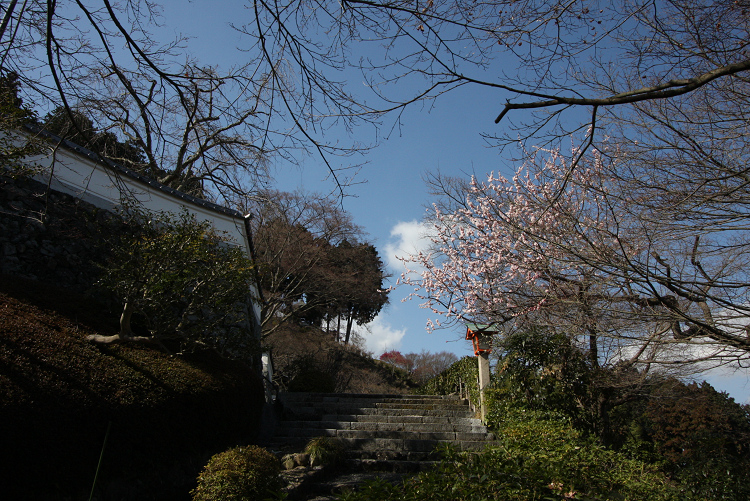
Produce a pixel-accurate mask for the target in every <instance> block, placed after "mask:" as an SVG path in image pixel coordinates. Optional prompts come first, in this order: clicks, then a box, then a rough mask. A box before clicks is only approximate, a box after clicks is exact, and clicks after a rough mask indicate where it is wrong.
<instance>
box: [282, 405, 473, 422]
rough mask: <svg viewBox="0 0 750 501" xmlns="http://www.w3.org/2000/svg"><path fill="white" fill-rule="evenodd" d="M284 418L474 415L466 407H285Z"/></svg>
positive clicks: (459, 416) (454, 416)
mask: <svg viewBox="0 0 750 501" xmlns="http://www.w3.org/2000/svg"><path fill="white" fill-rule="evenodd" d="M285 415H286V416H292V417H294V416H305V417H306V418H308V419H314V418H315V417H317V416H330V415H340V416H434V417H448V418H471V417H475V413H474V412H472V411H471V410H470V409H469V408H468V407H457V408H447V409H446V408H414V409H388V408H378V407H349V406H347V407H338V408H336V407H321V408H314V407H309V408H304V407H292V408H289V407H286V408H285Z"/></svg>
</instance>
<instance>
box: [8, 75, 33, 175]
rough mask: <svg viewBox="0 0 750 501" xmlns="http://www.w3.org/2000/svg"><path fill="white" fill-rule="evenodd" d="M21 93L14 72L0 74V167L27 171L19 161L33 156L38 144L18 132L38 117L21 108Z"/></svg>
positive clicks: (24, 165)
mask: <svg viewBox="0 0 750 501" xmlns="http://www.w3.org/2000/svg"><path fill="white" fill-rule="evenodd" d="M20 90H21V83H20V79H19V76H18V74H17V73H15V72H12V71H11V72H4V73H2V74H0V166H3V167H5V168H10V169H12V170H14V171H17V172H18V171H20V172H27V171H28V170H29V166H28V165H27V164H25V163H23V162H22V160H23V159H24V158H26V157H27V156H29V155H32V154H34V153H36V152H37V151H38V150H39V145H38V144H37V143H36V141H35V140H34V139H33V138H32V137H31V136H30V135H24V136H21V135H18V134H17V132H18V131H19V130H22V129H23V127H24V126H25V125H27V124H29V123H35V122H36V120H37V117H36V113H34V111H33V110H31V109H29V108H28V107H26V106H25V105H24V103H23V99H22V98H21V97H20ZM32 170H33V169H32Z"/></svg>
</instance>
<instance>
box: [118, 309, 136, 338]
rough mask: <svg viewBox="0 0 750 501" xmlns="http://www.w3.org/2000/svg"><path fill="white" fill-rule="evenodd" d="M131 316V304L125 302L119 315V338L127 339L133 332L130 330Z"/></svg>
mask: <svg viewBox="0 0 750 501" xmlns="http://www.w3.org/2000/svg"><path fill="white" fill-rule="evenodd" d="M132 316H133V302H132V301H125V308H123V310H122V315H120V337H121V338H128V337H131V336H132V335H133V331H132V330H131V328H130V318H131V317H132Z"/></svg>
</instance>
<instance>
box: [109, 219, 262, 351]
mask: <svg viewBox="0 0 750 501" xmlns="http://www.w3.org/2000/svg"><path fill="white" fill-rule="evenodd" d="M130 212H131V213H130V214H129V216H128V217H129V221H128V227H129V229H130V231H124V232H122V234H120V235H118V236H117V238H116V239H115V240H114V241H113V242H112V255H111V258H110V259H109V261H108V263H107V265H106V266H105V268H104V273H103V277H102V279H101V285H103V286H104V287H105V288H108V289H110V290H112V291H113V292H114V293H115V294H116V295H117V296H118V297H119V299H120V300H121V301H122V304H123V306H124V309H123V313H122V322H121V330H120V336H121V337H128V336H130V335H131V328H130V319H131V317H132V314H133V313H140V314H141V315H142V316H143V317H144V318H145V319H146V320H147V323H148V330H149V331H150V332H151V335H152V336H155V337H158V338H159V339H176V340H178V341H179V342H180V343H181V348H182V349H185V348H188V347H190V348H192V347H195V346H199V345H204V346H205V345H207V346H211V347H213V348H216V349H218V350H219V351H220V352H222V353H226V354H229V355H232V356H235V357H241V358H247V357H248V356H249V355H251V354H253V353H257V346H255V344H254V338H253V336H252V333H251V331H250V329H251V327H250V325H249V324H247V317H248V305H249V302H250V300H251V297H250V288H249V284H250V283H251V282H252V280H253V278H252V263H251V262H250V260H249V259H247V257H246V256H245V255H244V253H243V251H242V250H241V249H240V248H238V247H235V246H233V245H229V244H228V242H227V241H226V238H225V237H224V236H223V235H222V234H220V233H218V232H217V231H216V230H215V229H214V228H213V227H212V226H211V224H210V223H209V222H207V221H202V222H199V221H197V220H196V219H195V217H194V216H192V215H190V214H189V213H187V212H186V211H184V212H182V213H181V214H179V215H178V216H174V215H171V214H149V213H141V212H139V211H138V210H135V209H131V210H130Z"/></svg>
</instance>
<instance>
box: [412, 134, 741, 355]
mask: <svg viewBox="0 0 750 501" xmlns="http://www.w3.org/2000/svg"><path fill="white" fill-rule="evenodd" d="M577 153H578V152H576V151H574V152H573V154H572V155H571V156H570V157H566V156H565V155H563V154H561V153H560V152H559V150H541V149H540V150H537V151H535V152H531V153H530V154H529V155H528V159H527V161H526V162H525V163H524V164H523V165H522V166H521V167H520V168H519V169H518V170H517V171H516V173H515V175H514V176H513V177H512V178H510V179H507V178H504V177H502V176H499V175H495V174H490V175H488V177H487V179H486V181H483V182H480V181H478V180H476V179H472V180H471V181H470V182H468V183H467V182H464V183H461V182H459V181H457V180H455V179H445V178H441V177H439V176H436V177H434V178H433V179H432V185H433V188H435V189H436V191H438V192H441V193H442V194H443V195H444V196H443V197H442V198H441V199H440V200H439V201H438V203H436V205H435V206H434V212H433V213H432V215H431V218H430V223H431V225H432V227H433V228H432V229H433V236H432V242H433V244H434V245H433V249H432V252H428V253H420V254H417V255H414V256H411V257H410V258H408V259H407V260H406V263H407V268H409V267H410V268H411V269H412V270H416V269H421V270H422V271H421V272H419V273H416V272H414V271H411V272H408V273H405V274H404V275H402V278H401V282H402V283H405V284H409V285H411V286H413V287H414V288H415V290H414V293H413V297H417V298H421V299H422V300H423V301H424V303H423V304H424V306H425V307H427V308H429V309H431V310H432V311H433V312H434V313H435V314H437V315H440V316H441V317H442V318H443V320H432V321H431V322H430V324H429V325H428V328H436V327H439V326H441V325H443V324H445V323H452V322H454V323H455V322H481V323H493V324H499V325H503V326H505V328H506V329H515V328H518V327H528V326H529V325H531V324H533V325H537V326H544V327H546V328H553V329H556V330H558V331H566V332H568V333H569V334H570V335H571V336H573V337H574V338H575V339H576V340H577V341H578V342H579V344H580V346H581V347H582V349H585V350H586V351H587V352H588V355H589V360H590V363H591V364H592V366H594V367H596V366H600V365H602V364H605V365H607V366H614V365H617V366H618V367H620V368H622V367H633V366H639V367H641V368H648V367H651V366H652V365H653V364H660V366H662V367H680V368H684V367H685V365H686V364H690V363H695V362H706V361H711V362H713V363H715V364H722V363H727V362H729V361H735V362H740V363H741V362H742V361H743V360H746V359H748V358H750V337H748V335H747V332H748V331H746V330H745V325H746V324H747V318H748V317H750V308H749V306H748V305H749V304H750V301H748V299H750V298H748V295H750V280H748V276H747V272H746V270H747V269H748V268H747V264H748V262H747V261H748V257H747V256H748V254H747V251H748V243H747V242H746V239H745V237H744V235H743V234H742V233H740V232H739V231H738V228H737V227H736V226H733V225H732V224H731V223H732V221H733V220H732V218H731V217H730V216H729V215H727V216H726V217H725V218H724V219H721V220H719V223H717V222H716V221H717V220H716V219H714V220H713V221H714V224H707V222H708V221H709V219H710V218H709V216H712V215H713V216H715V215H716V214H717V212H718V210H719V208H720V207H719V208H712V207H706V208H705V210H701V209H700V207H697V208H696V207H693V208H692V211H690V210H688V209H689V207H687V205H688V204H690V203H693V204H694V205H696V204H698V203H699V202H698V201H699V200H705V199H706V196H707V195H706V193H702V194H701V198H696V196H695V195H693V196H687V195H685V196H683V197H680V196H679V195H680V192H679V191H678V190H677V189H676V188H677V187H675V186H671V185H669V184H668V183H666V181H665V180H664V179H662V184H661V185H657V186H652V187H647V186H644V183H643V181H641V182H636V181H637V176H639V175H642V171H641V172H639V171H638V170H637V169H635V168H634V167H633V166H632V165H631V164H629V163H628V159H627V157H625V156H623V155H622V154H621V150H620V149H619V148H618V147H614V146H613V147H612V148H611V150H610V151H600V150H595V149H594V150H590V151H589V153H588V154H587V155H586V156H584V157H581V155H578V154H577ZM573 159H576V160H575V161H576V162H577V164H576V165H575V168H572V166H573V162H574V160H573ZM628 173H630V175H629V174H628ZM715 179H716V181H715V184H718V183H719V181H718V178H715ZM711 188H712V187H711V186H710V185H707V187H706V188H704V191H707V190H709V189H711ZM694 191H696V190H694ZM714 191H715V192H716V191H717V190H714ZM735 192H736V190H735ZM717 196H718V195H717ZM670 200H671V203H672V206H671V209H672V211H671V212H668V213H667V212H665V213H664V214H665V215H666V214H668V217H660V210H664V208H665V207H669V203H670ZM714 202H715V203H714V205H716V206H719V200H716V201H714ZM680 204H682V205H684V206H685V207H683V209H682V210H679V209H680ZM656 209H658V210H656ZM733 210H734V209H733ZM680 214H683V215H684V217H683V218H682V220H681V219H680V218H679V215H680ZM701 218H703V220H702V219H701ZM735 219H736V218H735ZM721 222H723V223H724V224H720V223H721ZM701 367H705V366H701Z"/></svg>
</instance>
